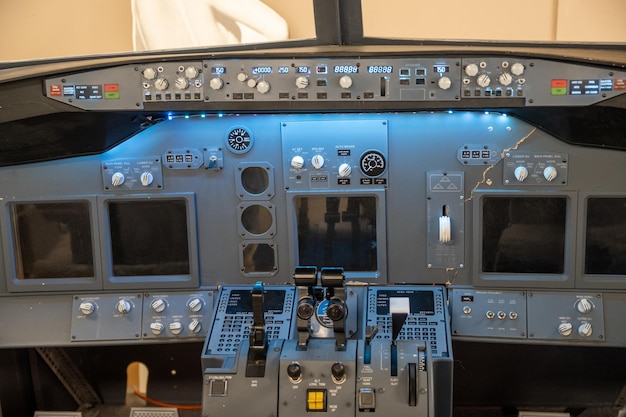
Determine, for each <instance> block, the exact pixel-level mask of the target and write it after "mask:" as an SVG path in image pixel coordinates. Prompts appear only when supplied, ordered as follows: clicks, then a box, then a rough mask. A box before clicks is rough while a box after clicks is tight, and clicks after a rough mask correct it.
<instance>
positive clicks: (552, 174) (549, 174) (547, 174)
mask: <svg viewBox="0 0 626 417" xmlns="http://www.w3.org/2000/svg"><path fill="white" fill-rule="evenodd" d="M557 175H558V172H557V171H556V168H555V167H553V166H548V167H546V168H545V169H544V170H543V177H544V178H545V179H546V180H548V181H552V180H554V179H555V178H556V176H557Z"/></svg>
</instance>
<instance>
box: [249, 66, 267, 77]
mask: <svg viewBox="0 0 626 417" xmlns="http://www.w3.org/2000/svg"><path fill="white" fill-rule="evenodd" d="M271 73H272V67H270V66H268V65H265V66H259V67H252V74H254V75H259V74H271Z"/></svg>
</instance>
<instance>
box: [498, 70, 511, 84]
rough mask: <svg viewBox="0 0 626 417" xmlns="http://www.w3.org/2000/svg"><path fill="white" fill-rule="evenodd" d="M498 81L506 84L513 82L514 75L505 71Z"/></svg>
mask: <svg viewBox="0 0 626 417" xmlns="http://www.w3.org/2000/svg"><path fill="white" fill-rule="evenodd" d="M498 82H499V83H500V84H502V85H505V86H506V85H509V84H511V83H512V82H513V77H512V76H511V74H509V73H508V72H503V73H502V74H500V75H499V76H498Z"/></svg>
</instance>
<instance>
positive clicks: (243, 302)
mask: <svg viewBox="0 0 626 417" xmlns="http://www.w3.org/2000/svg"><path fill="white" fill-rule="evenodd" d="M284 304H285V291H284V290H264V291H263V312H264V313H268V314H282V312H283V306H284ZM244 313H252V292H251V291H250V290H232V291H231V292H230V297H229V298H228V304H227V305H226V314H244Z"/></svg>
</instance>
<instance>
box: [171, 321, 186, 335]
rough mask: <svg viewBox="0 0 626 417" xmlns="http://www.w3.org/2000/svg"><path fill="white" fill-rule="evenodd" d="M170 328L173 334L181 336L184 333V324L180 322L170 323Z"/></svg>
mask: <svg viewBox="0 0 626 417" xmlns="http://www.w3.org/2000/svg"><path fill="white" fill-rule="evenodd" d="M169 328H170V332H172V334H181V332H182V331H183V324H182V323H181V322H179V321H175V322H172V323H170V325H169Z"/></svg>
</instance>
